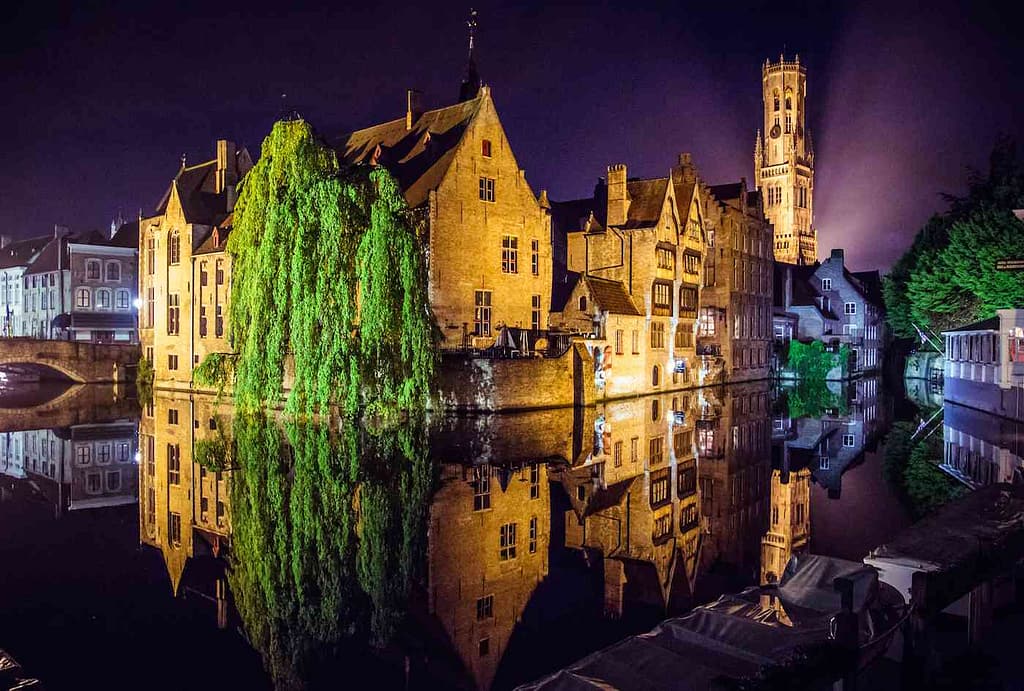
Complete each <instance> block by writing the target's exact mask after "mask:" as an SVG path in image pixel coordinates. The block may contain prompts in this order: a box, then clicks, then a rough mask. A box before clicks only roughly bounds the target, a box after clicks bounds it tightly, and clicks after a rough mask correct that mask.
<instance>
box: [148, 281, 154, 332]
mask: <svg viewBox="0 0 1024 691" xmlns="http://www.w3.org/2000/svg"><path fill="white" fill-rule="evenodd" d="M154 321H156V289H155V288H146V328H148V329H152V328H153V322H154Z"/></svg>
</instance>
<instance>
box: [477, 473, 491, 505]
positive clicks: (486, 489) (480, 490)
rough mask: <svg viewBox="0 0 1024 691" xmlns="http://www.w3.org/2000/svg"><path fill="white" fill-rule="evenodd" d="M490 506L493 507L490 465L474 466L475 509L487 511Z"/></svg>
mask: <svg viewBox="0 0 1024 691" xmlns="http://www.w3.org/2000/svg"><path fill="white" fill-rule="evenodd" d="M489 508H491V472H490V466H487V465H481V466H476V467H474V468H473V510H474V511H485V510H487V509H489Z"/></svg>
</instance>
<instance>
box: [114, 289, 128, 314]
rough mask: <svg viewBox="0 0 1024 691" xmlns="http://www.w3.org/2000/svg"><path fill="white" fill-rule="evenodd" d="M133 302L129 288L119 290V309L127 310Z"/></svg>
mask: <svg viewBox="0 0 1024 691" xmlns="http://www.w3.org/2000/svg"><path fill="white" fill-rule="evenodd" d="M130 304H131V296H130V294H129V292H128V291H127V290H124V289H123V288H122V289H121V290H119V291H117V309H119V310H126V309H128V306H129V305H130Z"/></svg>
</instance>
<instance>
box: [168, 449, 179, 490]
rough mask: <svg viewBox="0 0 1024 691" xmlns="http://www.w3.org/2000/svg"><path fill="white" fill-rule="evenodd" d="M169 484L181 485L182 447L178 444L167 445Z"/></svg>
mask: <svg viewBox="0 0 1024 691" xmlns="http://www.w3.org/2000/svg"><path fill="white" fill-rule="evenodd" d="M167 483H168V484H170V485H177V484H181V447H180V446H178V445H177V444H168V445H167Z"/></svg>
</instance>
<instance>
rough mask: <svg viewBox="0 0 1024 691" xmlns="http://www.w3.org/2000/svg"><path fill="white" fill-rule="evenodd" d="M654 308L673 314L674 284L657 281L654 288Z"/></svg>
mask: <svg viewBox="0 0 1024 691" xmlns="http://www.w3.org/2000/svg"><path fill="white" fill-rule="evenodd" d="M653 296H654V309H656V310H659V311H661V312H665V313H667V314H672V284H671V283H662V282H661V281H655V283H654V289H653Z"/></svg>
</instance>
